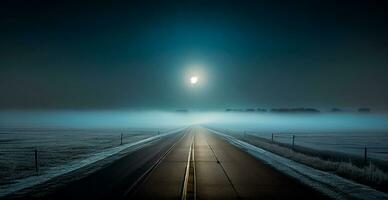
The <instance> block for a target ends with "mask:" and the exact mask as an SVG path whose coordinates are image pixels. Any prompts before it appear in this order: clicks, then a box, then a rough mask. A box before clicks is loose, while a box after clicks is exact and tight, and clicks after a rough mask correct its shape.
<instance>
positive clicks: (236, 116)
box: [0, 111, 388, 132]
mask: <svg viewBox="0 0 388 200" xmlns="http://www.w3.org/2000/svg"><path fill="white" fill-rule="evenodd" d="M190 125H208V126H222V127H223V128H225V129H229V128H230V129H244V130H255V131H286V132H290V131H298V132H315V131H317V132H320V131H324V132H327V131H387V130H388V114H385V113H367V114H363V113H313V114H302V113H297V114H285V113H242V112H241V113H239V112H236V113H233V112H187V113H179V112H165V111H29V112H22V111H8V112H1V113H0V126H1V127H2V128H14V127H18V128H118V129H119V128H173V127H180V126H190Z"/></svg>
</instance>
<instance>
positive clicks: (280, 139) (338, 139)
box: [226, 130, 388, 162]
mask: <svg viewBox="0 0 388 200" xmlns="http://www.w3.org/2000/svg"><path fill="white" fill-rule="evenodd" d="M226 131H227V132H228V133H229V134H234V135H237V136H243V137H247V136H255V137H257V138H260V139H263V140H265V141H267V142H272V143H275V144H279V145H282V146H285V147H289V148H290V149H294V148H299V149H300V147H302V148H309V149H312V150H316V151H328V152H338V153H341V154H349V156H358V157H360V158H361V159H363V160H364V162H368V161H369V160H370V159H375V160H380V161H383V162H388V133H384V132H382V133H268V132H258V131H249V130H247V131H235V130H226Z"/></svg>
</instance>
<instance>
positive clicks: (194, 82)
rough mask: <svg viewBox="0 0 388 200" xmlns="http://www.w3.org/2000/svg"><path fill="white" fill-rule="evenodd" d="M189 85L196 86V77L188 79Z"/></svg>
mask: <svg viewBox="0 0 388 200" xmlns="http://www.w3.org/2000/svg"><path fill="white" fill-rule="evenodd" d="M190 83H191V85H195V84H197V83H198V76H192V77H190Z"/></svg>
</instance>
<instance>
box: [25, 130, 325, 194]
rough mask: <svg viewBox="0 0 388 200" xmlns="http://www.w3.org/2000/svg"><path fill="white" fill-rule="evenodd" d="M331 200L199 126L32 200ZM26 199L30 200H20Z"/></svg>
mask: <svg viewBox="0 0 388 200" xmlns="http://www.w3.org/2000/svg"><path fill="white" fill-rule="evenodd" d="M31 196H32V197H33V198H35V199H314V200H317V199H327V197H326V196H323V195H322V194H320V193H318V192H316V191H315V190H313V189H311V188H309V187H307V186H305V185H303V184H301V183H299V182H298V181H297V180H294V179H292V178H290V177H288V176H286V175H283V174H282V173H280V172H278V171H276V170H274V169H273V168H271V167H270V166H269V165H266V164H264V163H263V162H261V161H260V160H257V159H256V158H254V157H252V156H250V155H249V154H247V153H245V152H244V151H242V150H240V149H238V148H237V147H235V146H233V145H231V144H229V143H228V142H227V141H225V140H223V139H222V138H221V137H220V136H217V135H214V134H212V133H210V132H208V130H207V129H204V128H201V127H193V128H189V129H187V130H186V131H184V132H182V133H180V134H176V135H172V136H168V137H166V138H163V139H161V140H160V141H158V142H157V143H155V144H154V145H152V146H147V147H145V148H143V149H141V150H138V151H136V152H133V153H131V154H129V155H127V156H125V157H123V158H122V159H120V160H118V161H116V162H114V163H112V164H111V165H109V166H107V167H105V168H103V169H101V170H99V171H97V172H95V173H93V174H91V175H89V176H87V177H85V178H82V179H80V180H77V181H74V182H72V183H70V184H68V185H66V186H64V187H61V188H59V189H57V190H55V191H53V192H51V193H49V194H44V195H41V194H39V192H38V193H34V194H31V195H30V196H29V197H28V199H33V198H31ZM18 198H19V199H23V198H25V199H27V198H26V197H22V198H20V197H18Z"/></svg>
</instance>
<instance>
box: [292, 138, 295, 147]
mask: <svg viewBox="0 0 388 200" xmlns="http://www.w3.org/2000/svg"><path fill="white" fill-rule="evenodd" d="M294 144H295V135H292V149H294Z"/></svg>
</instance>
